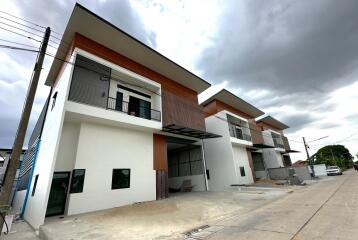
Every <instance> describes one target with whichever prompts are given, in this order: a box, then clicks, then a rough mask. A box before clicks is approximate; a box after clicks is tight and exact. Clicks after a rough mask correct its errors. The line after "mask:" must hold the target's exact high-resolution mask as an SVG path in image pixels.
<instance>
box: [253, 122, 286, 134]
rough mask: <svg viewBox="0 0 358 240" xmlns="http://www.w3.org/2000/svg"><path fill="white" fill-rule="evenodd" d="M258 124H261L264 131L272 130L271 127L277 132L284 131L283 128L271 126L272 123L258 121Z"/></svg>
mask: <svg viewBox="0 0 358 240" xmlns="http://www.w3.org/2000/svg"><path fill="white" fill-rule="evenodd" d="M256 124H257V126H259V127H260V128H261V130H262V131H264V130H270V129H271V130H274V131H276V132H279V133H281V134H283V131H282V130H279V129H277V128H275V127H273V126H271V125H268V124H266V123H263V122H258V123H256Z"/></svg>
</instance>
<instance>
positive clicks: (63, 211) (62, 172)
mask: <svg viewBox="0 0 358 240" xmlns="http://www.w3.org/2000/svg"><path fill="white" fill-rule="evenodd" d="M56 173H57V174H67V190H66V196H65V201H63V206H62V209H63V210H62V212H61V213H53V214H47V208H48V201H47V206H46V216H45V217H52V216H58V215H63V214H65V210H66V203H67V197H68V192H69V189H70V179H71V172H70V171H58V172H53V175H52V180H51V187H50V192H49V194H48V196H49V198H48V200H50V194H51V189H52V182H53V176H54V175H55V174H56Z"/></svg>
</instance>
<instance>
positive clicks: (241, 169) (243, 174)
mask: <svg viewBox="0 0 358 240" xmlns="http://www.w3.org/2000/svg"><path fill="white" fill-rule="evenodd" d="M240 174H241V177H245V175H246V174H245V168H244V167H240Z"/></svg>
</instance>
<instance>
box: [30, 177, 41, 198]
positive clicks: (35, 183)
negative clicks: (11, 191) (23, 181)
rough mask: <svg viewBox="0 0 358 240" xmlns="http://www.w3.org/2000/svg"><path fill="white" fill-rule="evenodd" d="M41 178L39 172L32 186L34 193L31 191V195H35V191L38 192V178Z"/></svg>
mask: <svg viewBox="0 0 358 240" xmlns="http://www.w3.org/2000/svg"><path fill="white" fill-rule="evenodd" d="M38 179H39V175H38V174H37V175H36V176H35V182H34V187H33V188H32V193H31V196H34V195H35V192H36V186H37V180H38Z"/></svg>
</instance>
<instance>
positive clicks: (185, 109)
mask: <svg viewBox="0 0 358 240" xmlns="http://www.w3.org/2000/svg"><path fill="white" fill-rule="evenodd" d="M73 46H74V47H78V48H80V49H83V50H85V51H87V52H89V53H92V54H94V55H96V56H98V57H100V58H103V59H105V60H107V61H110V62H112V63H114V64H117V65H119V66H121V67H124V68H126V69H128V70H130V71H133V72H135V73H137V74H139V75H142V76H144V77H147V78H149V79H151V80H153V81H155V82H158V83H160V84H161V87H162V113H163V125H164V126H166V125H169V124H177V125H181V126H184V127H189V128H193V129H198V130H203V131H205V120H204V114H203V112H202V107H201V106H200V105H199V104H198V97H197V92H195V91H194V90H192V89H189V88H187V87H185V86H183V85H181V84H179V83H177V82H175V81H173V80H171V79H169V78H167V77H165V76H163V75H161V74H159V73H157V72H155V71H153V70H151V69H149V68H147V67H144V66H143V65H141V64H139V63H137V62H135V61H133V60H131V59H129V58H127V57H125V56H123V55H121V54H119V53H117V52H115V51H113V50H111V49H109V48H107V47H105V46H103V45H101V44H99V43H97V42H95V41H92V40H91V39H89V38H86V37H84V36H82V35H80V34H78V33H77V34H76V35H75V37H74V40H73Z"/></svg>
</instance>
